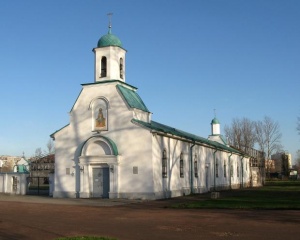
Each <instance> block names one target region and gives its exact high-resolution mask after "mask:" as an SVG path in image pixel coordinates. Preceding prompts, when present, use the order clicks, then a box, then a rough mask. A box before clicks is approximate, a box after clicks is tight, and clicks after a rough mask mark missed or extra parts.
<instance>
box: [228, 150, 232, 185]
mask: <svg viewBox="0 0 300 240" xmlns="http://www.w3.org/2000/svg"><path fill="white" fill-rule="evenodd" d="M232 154H233V153H232V152H231V153H230V155H229V157H228V164H229V188H230V190H231V189H232V188H231V171H232V169H231V156H232Z"/></svg>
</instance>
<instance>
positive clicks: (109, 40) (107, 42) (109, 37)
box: [97, 30, 122, 47]
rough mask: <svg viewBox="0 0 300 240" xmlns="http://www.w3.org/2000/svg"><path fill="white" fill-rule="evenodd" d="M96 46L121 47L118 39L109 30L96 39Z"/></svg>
mask: <svg viewBox="0 0 300 240" xmlns="http://www.w3.org/2000/svg"><path fill="white" fill-rule="evenodd" d="M97 46H98V47H108V46H117V47H122V43H121V41H120V39H119V38H118V37H117V36H116V35H113V34H112V33H111V31H110V30H109V32H108V34H106V35H104V36H102V37H101V38H100V39H99V41H98V45H97Z"/></svg>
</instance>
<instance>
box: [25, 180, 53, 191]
mask: <svg viewBox="0 0 300 240" xmlns="http://www.w3.org/2000/svg"><path fill="white" fill-rule="evenodd" d="M27 182H28V191H27V195H49V177H28V178H27Z"/></svg>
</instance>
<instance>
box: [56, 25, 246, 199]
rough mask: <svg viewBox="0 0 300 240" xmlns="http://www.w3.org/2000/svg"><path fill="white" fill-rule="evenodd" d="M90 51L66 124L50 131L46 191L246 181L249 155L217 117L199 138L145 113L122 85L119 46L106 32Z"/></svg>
mask: <svg viewBox="0 0 300 240" xmlns="http://www.w3.org/2000/svg"><path fill="white" fill-rule="evenodd" d="M93 52H94V55H95V74H94V75H95V79H94V82H93V83H88V84H82V90H81V92H80V94H79V96H78V98H77V100H76V101H75V103H74V105H73V107H72V109H71V111H70V123H69V124H68V125H66V126H65V127H63V128H61V129H60V130H58V131H56V132H54V133H53V134H52V135H51V137H52V138H53V139H54V140H55V173H54V192H53V197H70V198H130V199H161V198H169V197H176V196H182V195H188V194H191V193H203V192H208V191H214V190H220V189H232V188H239V187H247V186H251V184H252V172H251V170H250V168H251V167H250V158H249V157H248V156H246V155H245V154H243V153H242V152H240V151H238V150H237V149H234V148H231V147H230V146H228V145H227V143H226V140H225V139H224V138H223V137H222V135H221V133H220V123H219V121H218V120H217V119H216V118H214V119H213V120H212V122H211V136H209V137H208V138H203V137H199V136H196V135H194V134H191V133H187V132H184V131H182V130H179V129H176V128H173V127H170V126H167V125H164V124H161V123H159V122H156V121H153V120H152V119H151V117H152V116H151V115H152V114H151V112H150V110H149V109H148V108H147V106H146V105H145V103H144V102H143V100H142V99H141V98H140V96H139V95H138V93H137V88H136V87H134V86H131V85H130V84H127V83H126V81H125V77H126V50H125V49H124V48H123V46H122V43H121V41H120V39H119V38H118V37H117V36H115V35H113V34H112V33H111V26H109V31H108V34H106V35H104V36H102V37H101V38H100V40H99V41H98V44H97V47H96V48H94V49H93Z"/></svg>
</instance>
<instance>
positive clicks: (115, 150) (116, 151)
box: [80, 135, 119, 156]
mask: <svg viewBox="0 0 300 240" xmlns="http://www.w3.org/2000/svg"><path fill="white" fill-rule="evenodd" d="M91 138H103V139H104V140H106V141H107V142H108V143H109V145H110V147H111V149H112V151H113V154H114V155H115V156H117V155H119V152H118V148H117V145H116V144H115V142H114V141H113V140H111V139H110V138H108V137H104V136H102V135H95V136H92V137H90V138H88V139H87V140H86V141H85V142H84V143H83V144H82V146H81V150H80V155H82V150H83V147H84V145H85V144H86V143H87V141H89V140H90V139H91Z"/></svg>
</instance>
